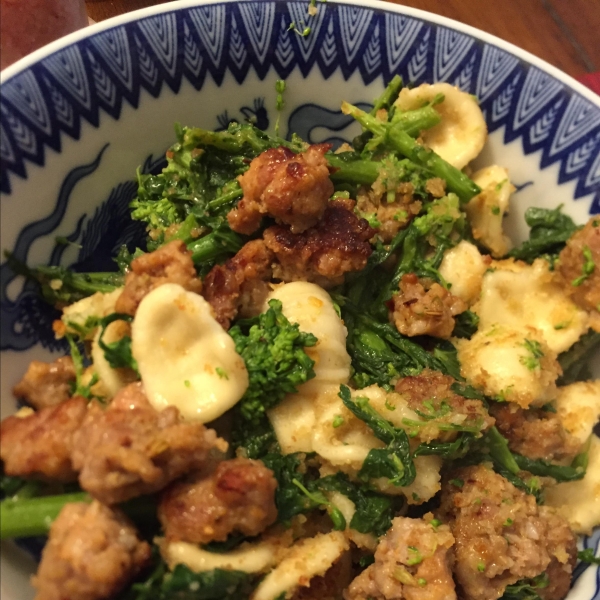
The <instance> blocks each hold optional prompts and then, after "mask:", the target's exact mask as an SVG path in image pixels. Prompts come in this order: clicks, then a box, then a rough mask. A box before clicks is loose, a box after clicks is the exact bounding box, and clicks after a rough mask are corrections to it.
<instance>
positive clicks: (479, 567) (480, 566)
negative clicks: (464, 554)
mask: <svg viewBox="0 0 600 600" xmlns="http://www.w3.org/2000/svg"><path fill="white" fill-rule="evenodd" d="M477 570H478V571H479V572H480V573H483V572H484V571H485V563H484V562H483V561H482V560H480V561H479V562H478V563H477Z"/></svg>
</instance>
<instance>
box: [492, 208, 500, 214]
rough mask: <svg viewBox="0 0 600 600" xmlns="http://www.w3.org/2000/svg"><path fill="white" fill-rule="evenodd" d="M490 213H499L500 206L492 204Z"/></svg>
mask: <svg viewBox="0 0 600 600" xmlns="http://www.w3.org/2000/svg"><path fill="white" fill-rule="evenodd" d="M492 214H493V215H499V214H500V207H499V206H492Z"/></svg>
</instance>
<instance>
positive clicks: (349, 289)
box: [0, 78, 600, 600]
mask: <svg viewBox="0 0 600 600" xmlns="http://www.w3.org/2000/svg"><path fill="white" fill-rule="evenodd" d="M283 88H284V85H283V84H282V83H278V91H279V93H280V94H283ZM342 110H343V112H344V113H346V114H349V115H352V116H353V117H354V118H355V119H356V120H357V121H358V122H359V123H360V124H361V126H362V127H363V133H362V134H361V135H360V136H358V137H357V138H355V139H354V141H353V143H352V145H349V144H346V145H343V146H341V147H339V148H338V149H337V150H335V151H333V149H332V147H331V145H329V144H312V145H311V144H308V143H306V142H304V141H303V140H301V139H300V138H298V137H294V136H292V138H291V140H284V139H281V138H279V137H277V136H273V135H269V134H267V133H265V132H263V131H261V130H259V129H258V128H256V127H255V126H254V125H252V124H251V123H248V124H239V123H232V124H230V125H229V126H228V127H227V129H225V130H223V131H217V132H213V131H207V130H203V129H199V128H188V127H177V142H176V143H175V144H174V145H173V146H172V147H171V149H170V150H169V151H168V152H167V155H166V156H167V166H166V167H165V168H164V169H163V170H162V172H160V173H158V174H155V175H152V174H142V173H138V194H137V197H136V198H135V200H134V201H133V202H132V203H131V208H132V212H131V217H132V219H133V220H136V221H141V222H144V223H145V224H146V225H147V232H148V238H147V240H146V247H145V248H142V249H140V248H135V249H133V248H129V249H128V248H126V247H125V248H122V250H121V252H119V255H118V256H117V257H115V259H116V261H117V264H118V266H119V270H118V271H115V272H109V273H74V272H70V271H67V270H64V269H62V268H57V267H37V268H29V267H27V266H25V265H22V264H21V265H18V264H16V263H15V264H14V268H15V269H21V271H22V272H23V273H24V274H26V275H27V276H28V277H29V278H30V279H33V280H35V281H37V282H38V284H39V285H40V287H41V292H42V293H43V295H44V297H45V298H46V299H47V300H48V301H50V302H52V303H53V304H54V305H55V306H57V307H58V308H60V309H61V311H62V316H61V318H60V319H58V320H57V321H56V322H55V324H54V331H55V333H56V335H57V336H58V337H59V338H66V339H67V340H68V342H69V345H70V348H71V357H70V358H69V357H65V358H61V359H58V360H57V361H55V362H53V363H41V362H33V363H32V364H31V365H30V367H29V369H28V371H27V373H26V374H25V375H24V377H23V379H22V380H21V382H20V383H19V384H17V386H16V387H15V394H16V395H17V396H18V397H19V398H21V399H22V400H23V401H24V402H25V403H26V404H27V406H26V407H24V408H22V409H21V410H20V411H19V412H18V413H17V414H16V415H14V416H11V417H8V418H7V419H5V420H4V421H3V422H2V438H1V442H0V444H1V445H0V453H1V456H2V460H3V461H4V468H5V474H6V476H7V477H6V478H5V480H4V486H5V489H7V490H9V489H10V492H9V494H8V495H9V496H10V497H9V499H7V500H5V501H4V502H3V504H2V511H3V514H2V520H1V527H2V533H3V536H7V535H11V536H23V535H32V534H42V533H45V532H47V531H48V529H49V540H48V543H47V544H46V546H45V549H44V552H43V555H42V560H41V563H40V567H39V570H38V574H37V576H36V577H35V578H34V581H33V584H34V586H35V587H36V589H37V593H38V598H40V599H42V598H60V597H65V596H66V597H69V598H98V599H100V598H113V597H116V596H117V594H120V593H124V594H125V596H124V597H126V598H144V597H152V598H154V597H157V598H162V597H164V598H168V597H172V596H173V595H178V597H179V596H180V595H182V594H183V595H185V597H188V596H189V597H198V598H202V597H210V598H215V599H218V598H252V599H254V600H262V599H264V600H273V599H275V598H295V599H299V598H316V597H323V598H325V597H332V598H336V597H344V598H346V599H347V600H355V599H356V600H358V599H366V598H382V599H384V600H385V599H389V598H400V597H414V598H418V597H421V596H423V597H429V596H430V595H431V594H433V595H436V596H437V595H441V596H443V597H447V598H453V597H456V596H457V594H458V595H460V596H461V597H465V598H469V599H474V600H480V599H486V598H498V597H501V596H504V597H507V598H512V597H528V598H535V597H540V598H542V599H544V600H552V599H554V598H556V599H560V598H563V597H564V596H565V595H566V594H567V592H568V590H569V587H570V583H571V577H572V574H573V569H574V567H575V563H576V560H577V548H576V538H575V535H576V534H578V533H587V532H589V531H591V529H592V528H593V527H594V526H596V525H598V524H599V523H598V521H599V515H598V514H597V511H595V510H594V502H595V500H594V491H593V490H594V489H595V487H596V486H597V485H598V482H597V478H598V474H599V473H600V466H599V465H598V461H599V460H600V442H599V440H598V438H597V436H595V435H594V433H593V428H594V425H595V423H596V421H597V419H598V413H599V412H600V382H598V381H593V380H591V377H590V376H589V373H588V372H587V370H586V364H587V360H588V359H589V358H590V355H591V353H592V352H593V350H594V349H595V348H597V347H598V344H599V343H600V315H599V306H598V302H599V301H600V299H599V298H598V290H599V289H600V270H599V268H598V267H596V265H597V264H600V262H599V261H600V219H599V218H597V217H592V218H591V219H590V220H589V221H588V223H587V224H585V225H584V226H583V227H582V226H578V225H576V224H575V223H574V222H573V221H572V220H571V219H570V218H569V217H568V216H567V215H565V214H563V213H562V212H561V210H560V207H557V208H555V209H530V210H529V211H528V212H527V213H526V219H527V223H528V225H529V226H530V228H531V234H530V237H529V240H527V241H526V242H524V243H523V244H521V245H518V246H516V247H513V245H512V242H511V240H510V238H509V237H508V236H507V235H506V234H505V232H504V229H503V217H504V214H505V213H506V211H507V209H508V200H509V197H510V194H511V193H512V191H513V189H514V188H513V186H512V184H511V182H510V177H509V173H508V172H507V170H506V169H504V168H503V167H501V166H495V165H494V166H488V167H486V168H483V169H480V170H478V171H476V172H470V171H469V168H468V165H469V163H470V162H471V161H472V160H473V159H475V158H476V156H477V155H478V154H479V152H480V151H481V150H482V148H483V146H484V143H485V138H486V127H485V120H484V119H483V116H482V114H481V111H480V109H479V107H478V104H477V101H476V99H474V98H473V97H472V96H470V95H469V94H466V93H464V92H461V91H459V90H458V89H457V88H455V87H453V86H450V85H448V84H432V85H429V84H425V85H423V86H419V87H416V88H414V89H408V88H403V87H402V81H401V79H400V78H394V79H392V81H391V82H390V83H389V85H388V87H387V88H386V91H385V92H384V94H383V95H382V96H381V97H380V98H379V99H378V100H377V101H376V102H375V105H374V106H373V108H372V109H371V110H370V111H365V110H361V109H360V108H358V107H357V106H353V105H351V104H348V103H344V104H343V106H342ZM463 169H464V170H463ZM467 173H468V174H467ZM88 363H89V364H88ZM48 482H50V483H48ZM76 482H77V483H76ZM77 486H79V487H77ZM57 491H62V492H63V493H62V494H57ZM51 522H52V524H51V526H50V523H51ZM136 528H137V529H136ZM151 544H152V545H153V546H154V548H153V550H152V549H151ZM582 558H584V559H585V560H588V561H589V560H592V559H593V557H590V556H589V553H587V554H584V555H582ZM65 573H67V574H68V575H67V576H65ZM190 594H191V595H190Z"/></svg>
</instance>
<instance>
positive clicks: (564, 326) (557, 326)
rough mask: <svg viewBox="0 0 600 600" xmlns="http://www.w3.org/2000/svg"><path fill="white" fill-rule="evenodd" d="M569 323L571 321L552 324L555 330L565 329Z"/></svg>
mask: <svg viewBox="0 0 600 600" xmlns="http://www.w3.org/2000/svg"><path fill="white" fill-rule="evenodd" d="M570 324H571V321H561V322H560V323H557V324H556V325H555V326H554V329H556V331H560V330H561V329H566V328H567V327H568V326H569V325H570Z"/></svg>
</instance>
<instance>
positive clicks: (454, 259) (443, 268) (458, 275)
mask: <svg viewBox="0 0 600 600" xmlns="http://www.w3.org/2000/svg"><path fill="white" fill-rule="evenodd" d="M487 268H488V265H487V264H486V261H485V260H484V258H483V256H482V255H481V253H480V252H479V250H478V249H477V246H475V245H473V244H471V243H470V242H466V241H465V240H462V241H461V242H459V243H458V244H457V245H456V246H454V248H450V250H446V252H445V253H444V258H443V259H442V263H441V264H440V269H439V271H440V275H441V276H442V277H443V278H444V279H445V280H446V281H447V282H448V283H449V284H450V285H451V288H450V291H451V292H452V294H453V295H454V296H458V297H459V298H460V299H461V300H464V301H465V302H466V303H467V304H472V303H473V302H475V301H476V300H477V299H478V298H479V293H480V291H481V282H482V279H483V274H484V273H485V271H486V269H487Z"/></svg>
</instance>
